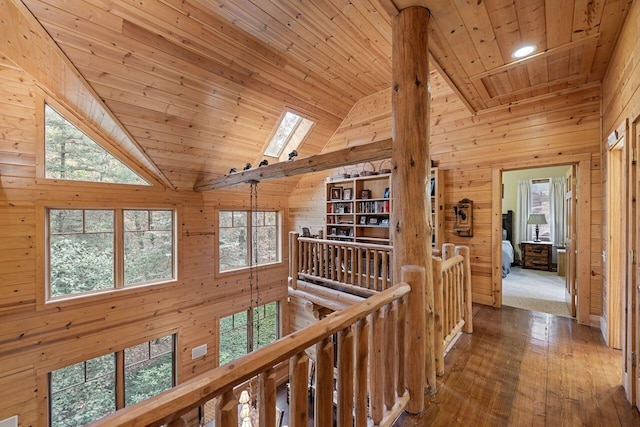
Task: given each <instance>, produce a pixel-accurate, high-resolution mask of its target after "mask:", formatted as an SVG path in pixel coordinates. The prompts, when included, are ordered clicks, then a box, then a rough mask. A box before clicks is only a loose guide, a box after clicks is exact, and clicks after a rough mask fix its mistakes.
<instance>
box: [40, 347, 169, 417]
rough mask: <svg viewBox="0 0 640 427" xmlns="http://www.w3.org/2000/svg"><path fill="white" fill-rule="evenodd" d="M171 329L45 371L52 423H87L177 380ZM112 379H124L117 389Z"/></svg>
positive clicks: (139, 400)
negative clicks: (110, 350) (63, 366)
mask: <svg viewBox="0 0 640 427" xmlns="http://www.w3.org/2000/svg"><path fill="white" fill-rule="evenodd" d="M175 360H176V357H175V335H167V336H165V337H162V338H158V339H155V340H152V341H149V342H145V343H142V344H139V345H136V346H133V347H130V348H127V349H125V350H122V351H118V352H116V353H110V354H106V355H104V356H100V357H96V358H94V359H90V360H87V361H84V362H80V363H76V364H74V365H71V366H67V367H65V368H62V369H58V370H55V371H53V372H51V373H50V374H49V397H50V399H49V401H50V408H49V420H50V425H51V426H54V427H55V426H75V425H85V424H89V423H90V422H92V421H95V420H98V419H100V418H102V417H104V416H105V415H108V414H110V413H112V412H115V411H116V410H117V409H121V408H119V407H118V403H117V402H121V401H124V402H125V406H129V405H133V404H134V403H138V402H141V401H142V400H145V399H148V398H150V397H153V396H155V395H157V394H160V393H162V392H163V391H166V390H168V389H170V388H172V387H173V386H175V383H176V381H175ZM116 384H124V387H122V392H123V393H124V396H118V394H119V393H121V391H120V388H119V387H117V386H116Z"/></svg>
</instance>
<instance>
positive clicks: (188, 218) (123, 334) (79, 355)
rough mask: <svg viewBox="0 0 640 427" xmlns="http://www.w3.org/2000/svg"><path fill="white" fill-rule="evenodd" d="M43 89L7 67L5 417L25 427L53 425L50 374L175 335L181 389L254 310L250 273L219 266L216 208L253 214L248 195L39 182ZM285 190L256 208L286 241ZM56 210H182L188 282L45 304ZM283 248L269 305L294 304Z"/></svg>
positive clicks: (2, 114) (0, 243) (1, 389)
mask: <svg viewBox="0 0 640 427" xmlns="http://www.w3.org/2000/svg"><path fill="white" fill-rule="evenodd" d="M37 93H38V89H37V88H36V86H35V85H34V84H33V79H32V78H31V76H29V75H28V74H27V73H25V72H24V71H21V70H20V69H17V68H13V67H5V66H3V65H0V218H2V223H1V224H0V420H3V419H5V418H8V417H10V416H13V415H18V417H19V425H20V426H32V425H33V426H35V425H45V424H44V423H45V422H46V417H45V416H44V413H45V412H46V410H47V406H46V402H45V400H44V399H45V397H46V392H47V388H46V378H47V373H48V372H50V371H51V370H54V369H58V368H61V367H63V366H66V365H69V364H73V363H77V362H79V361H82V360H85V359H88V358H92V357H96V356H99V355H102V354H106V353H110V352H112V351H115V350H118V349H122V348H126V347H128V346H131V345H133V344H137V343H140V342H143V341H145V340H149V339H152V338H156V337H159V336H163V335H166V334H168V333H176V334H177V360H178V369H177V374H178V380H179V382H182V381H185V380H187V379H189V378H191V377H193V376H194V375H197V374H200V373H202V372H205V371H206V370H208V369H210V368H213V367H215V366H216V365H217V353H218V349H217V347H218V332H217V318H218V317H220V316H225V315H228V314H231V313H233V312H237V311H240V310H242V309H246V308H247V307H248V304H249V291H248V273H246V272H244V273H239V274H227V275H220V276H219V277H216V275H215V271H214V265H215V263H216V247H215V240H216V237H215V230H216V222H217V220H216V218H217V209H219V208H248V207H249V196H248V189H247V188H242V187H240V188H238V189H237V190H235V192H230V191H226V192H224V193H214V192H208V193H203V194H199V193H194V192H190V191H185V192H176V191H170V190H166V189H164V188H158V187H155V188H141V187H129V186H118V185H109V184H78V183H75V184H74V183H72V182H65V183H63V182H52V181H46V180H41V179H40V180H39V179H36V150H38V148H39V144H40V143H39V141H38V136H37V135H38V132H37V128H38V127H39V126H41V124H39V123H36V108H37V101H36V98H37V96H36V95H37ZM273 194H275V195H273ZM282 194H286V192H285V191H282ZM282 194H278V193H264V192H263V193H259V207H260V208H264V209H269V208H271V209H281V210H282V211H283V214H284V215H283V216H284V224H283V225H284V230H285V233H283V239H286V230H288V228H289V227H288V224H287V218H288V217H289V214H288V207H287V198H286V197H285V196H283V195H282ZM49 203H56V204H58V205H66V204H75V203H79V204H81V205H86V206H87V207H90V206H112V205H117V206H127V207H139V206H144V207H153V206H157V205H160V206H175V207H176V208H177V209H178V212H179V223H180V225H179V230H178V231H179V235H178V251H179V252H178V256H179V263H180V265H179V280H178V281H177V282H175V283H170V284H165V285H159V286H152V287H141V288H134V289H129V290H124V291H118V292H113V293H111V294H107V295H101V296H95V297H90V298H82V299H79V300H77V301H76V302H73V303H68V302H67V303H62V302H60V303H53V304H47V305H46V306H43V305H41V304H39V303H38V302H37V297H36V296H37V294H38V293H39V292H41V290H42V287H43V283H42V282H41V281H39V280H38V276H39V274H38V259H39V258H40V257H41V256H42V254H43V236H42V235H40V234H39V233H38V231H39V230H42V226H41V225H39V224H37V220H38V218H41V217H42V211H43V209H44V206H46V205H47V204H49ZM284 242H286V240H284ZM286 249H287V245H286V244H283V250H284V251H285V253H284V254H283V262H282V264H279V265H276V266H274V267H268V268H264V269H262V270H261V271H260V276H259V278H260V283H259V286H260V297H261V299H262V302H264V303H266V302H270V301H274V300H280V301H282V302H283V303H284V302H286V294H287V290H286V284H287V280H286V277H287V267H286V266H287V256H288V255H287V253H286ZM283 320H284V322H283V324H285V325H288V319H286V318H285V319H283ZM202 344H207V345H208V354H207V355H206V356H205V357H203V358H199V359H196V360H191V349H192V348H193V347H196V346H199V345H202Z"/></svg>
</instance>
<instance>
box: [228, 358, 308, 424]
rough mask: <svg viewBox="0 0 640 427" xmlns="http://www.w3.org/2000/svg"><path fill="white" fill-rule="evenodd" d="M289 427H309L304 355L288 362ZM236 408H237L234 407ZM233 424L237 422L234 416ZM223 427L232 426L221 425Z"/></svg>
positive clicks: (306, 375) (306, 373)
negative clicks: (289, 391) (289, 393)
mask: <svg viewBox="0 0 640 427" xmlns="http://www.w3.org/2000/svg"><path fill="white" fill-rule="evenodd" d="M289 383H290V386H291V388H290V390H291V396H290V398H289V426H290V427H308V425H309V358H308V357H307V355H306V354H305V353H304V351H302V352H300V353H296V354H295V355H293V356H292V357H291V359H290V360H289ZM236 408H237V406H236ZM235 422H236V423H237V422H238V416H237V414H236V418H235ZM222 425H223V426H232V425H234V424H231V423H229V424H226V423H224V422H223V423H222Z"/></svg>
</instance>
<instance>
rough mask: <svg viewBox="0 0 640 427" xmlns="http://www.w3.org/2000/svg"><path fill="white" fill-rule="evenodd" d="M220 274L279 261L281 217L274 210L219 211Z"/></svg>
mask: <svg viewBox="0 0 640 427" xmlns="http://www.w3.org/2000/svg"><path fill="white" fill-rule="evenodd" d="M218 218H219V233H218V236H219V240H218V262H219V264H218V265H219V271H221V272H224V271H230V270H237V269H241V268H246V267H249V266H250V265H252V264H253V265H265V264H271V263H276V262H279V261H280V259H281V238H280V235H281V232H280V228H281V227H280V214H279V212H274V211H257V212H253V215H250V212H249V211H220V212H219V215H218Z"/></svg>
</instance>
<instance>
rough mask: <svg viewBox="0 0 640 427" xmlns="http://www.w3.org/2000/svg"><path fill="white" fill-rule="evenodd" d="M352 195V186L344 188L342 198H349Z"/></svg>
mask: <svg viewBox="0 0 640 427" xmlns="http://www.w3.org/2000/svg"><path fill="white" fill-rule="evenodd" d="M352 195H353V188H345V189H344V193H343V196H342V199H343V200H351V197H352Z"/></svg>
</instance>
